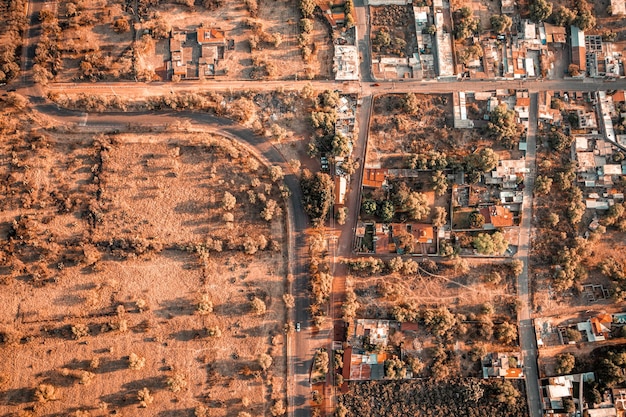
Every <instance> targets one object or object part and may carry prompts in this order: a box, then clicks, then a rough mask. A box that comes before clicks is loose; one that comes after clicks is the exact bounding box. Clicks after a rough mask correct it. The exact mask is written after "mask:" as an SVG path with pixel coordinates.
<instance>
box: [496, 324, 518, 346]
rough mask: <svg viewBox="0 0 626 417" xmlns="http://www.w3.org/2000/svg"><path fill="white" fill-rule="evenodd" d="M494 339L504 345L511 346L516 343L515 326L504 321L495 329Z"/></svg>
mask: <svg viewBox="0 0 626 417" xmlns="http://www.w3.org/2000/svg"><path fill="white" fill-rule="evenodd" d="M496 339H498V341H499V342H500V343H504V344H505V345H511V344H513V343H514V342H515V341H517V326H516V325H515V324H513V323H509V322H508V321H505V322H504V323H502V324H500V325H499V326H498V327H497V329H496Z"/></svg>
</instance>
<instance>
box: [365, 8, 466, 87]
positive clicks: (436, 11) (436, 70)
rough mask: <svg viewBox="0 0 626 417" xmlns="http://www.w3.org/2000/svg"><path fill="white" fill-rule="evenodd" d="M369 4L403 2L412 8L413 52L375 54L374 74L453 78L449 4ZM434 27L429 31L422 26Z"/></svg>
mask: <svg viewBox="0 0 626 417" xmlns="http://www.w3.org/2000/svg"><path fill="white" fill-rule="evenodd" d="M368 4H369V5H370V6H385V5H407V7H412V8H413V16H414V18H415V19H414V25H415V27H414V28H412V29H414V31H412V33H414V36H415V43H416V52H414V53H413V54H412V55H410V56H408V57H395V56H377V57H376V58H374V59H373V61H372V72H373V73H374V74H375V76H377V77H378V78H383V79H396V78H434V77H439V78H444V79H445V78H455V77H456V76H455V71H454V69H455V68H454V57H453V39H452V34H451V33H450V32H449V31H448V30H447V29H446V28H449V27H450V26H451V25H450V22H451V19H452V15H451V11H450V5H449V3H448V2H444V1H443V0H434V1H433V2H432V6H430V7H428V6H418V5H417V4H416V3H413V2H411V1H410V0H369V1H368ZM429 27H433V28H435V29H436V30H435V31H433V32H434V33H430V32H429V31H427V30H426V29H427V28H429Z"/></svg>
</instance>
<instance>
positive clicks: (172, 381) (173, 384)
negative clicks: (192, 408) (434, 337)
mask: <svg viewBox="0 0 626 417" xmlns="http://www.w3.org/2000/svg"><path fill="white" fill-rule="evenodd" d="M167 387H168V388H169V390H170V391H172V392H179V391H182V390H183V389H185V388H186V387H187V379H185V376H184V375H183V374H179V373H175V374H174V375H172V376H170V377H169V378H167Z"/></svg>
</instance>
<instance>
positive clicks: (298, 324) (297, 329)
mask: <svg viewBox="0 0 626 417" xmlns="http://www.w3.org/2000/svg"><path fill="white" fill-rule="evenodd" d="M300 329H301V327H300V322H297V323H296V332H299V331H300Z"/></svg>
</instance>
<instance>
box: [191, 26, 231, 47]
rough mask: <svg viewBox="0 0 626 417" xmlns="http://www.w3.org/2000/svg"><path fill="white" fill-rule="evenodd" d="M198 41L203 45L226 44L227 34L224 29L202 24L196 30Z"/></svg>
mask: <svg viewBox="0 0 626 417" xmlns="http://www.w3.org/2000/svg"><path fill="white" fill-rule="evenodd" d="M196 34H197V39H198V43H199V44H200V45H201V46H204V45H208V46H225V45H226V36H225V32H224V31H223V30H220V29H217V28H206V27H203V26H200V27H199V28H198V30H197V31H196Z"/></svg>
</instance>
